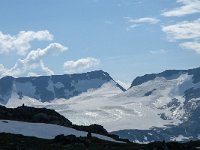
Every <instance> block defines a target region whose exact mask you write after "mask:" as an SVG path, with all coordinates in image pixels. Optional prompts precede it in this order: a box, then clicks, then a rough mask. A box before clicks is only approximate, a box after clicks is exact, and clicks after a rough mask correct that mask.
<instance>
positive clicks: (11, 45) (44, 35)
mask: <svg viewBox="0 0 200 150" xmlns="http://www.w3.org/2000/svg"><path fill="white" fill-rule="evenodd" d="M34 40H38V41H43V40H44V41H51V40H53V35H52V34H50V33H49V31H47V30H42V31H37V32H34V31H21V32H19V33H18V34H17V35H13V36H12V35H10V34H4V33H2V32H0V53H1V54H9V53H10V52H11V51H16V52H17V54H19V55H25V54H26V53H27V52H28V50H29V49H30V48H31V44H30V43H31V42H32V41H34Z"/></svg>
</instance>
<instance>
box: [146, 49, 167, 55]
mask: <svg viewBox="0 0 200 150" xmlns="http://www.w3.org/2000/svg"><path fill="white" fill-rule="evenodd" d="M166 52H167V51H166V50H165V49H159V50H152V51H150V53H151V54H164V53H166Z"/></svg>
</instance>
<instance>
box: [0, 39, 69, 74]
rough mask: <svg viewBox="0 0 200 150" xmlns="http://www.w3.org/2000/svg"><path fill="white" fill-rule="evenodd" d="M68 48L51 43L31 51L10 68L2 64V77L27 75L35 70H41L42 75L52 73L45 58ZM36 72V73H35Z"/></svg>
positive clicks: (0, 72)
mask: <svg viewBox="0 0 200 150" xmlns="http://www.w3.org/2000/svg"><path fill="white" fill-rule="evenodd" d="M65 50H67V48H66V47H64V46H62V45H61V44H59V43H51V44H50V45H49V46H47V47H46V48H44V49H40V48H39V49H37V50H32V51H30V52H29V53H28V54H27V56H26V57H25V58H24V59H18V61H17V62H16V64H15V65H14V66H13V67H12V68H10V69H7V68H5V67H4V66H3V65H2V64H0V77H3V76H7V75H9V76H14V77H19V76H27V75H30V74H33V73H34V71H36V72H41V73H42V75H43V74H44V75H52V74H54V72H53V71H52V70H50V69H49V68H48V67H47V66H45V65H44V62H43V60H42V59H43V58H44V57H45V56H47V55H48V54H52V53H53V52H56V53H59V52H64V51H65ZM34 74H35V73H34Z"/></svg>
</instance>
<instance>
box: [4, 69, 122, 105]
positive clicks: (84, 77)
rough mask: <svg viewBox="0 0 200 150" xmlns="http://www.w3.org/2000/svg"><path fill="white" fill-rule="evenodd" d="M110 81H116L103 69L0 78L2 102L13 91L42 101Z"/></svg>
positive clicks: (83, 90)
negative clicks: (66, 73)
mask: <svg viewBox="0 0 200 150" xmlns="http://www.w3.org/2000/svg"><path fill="white" fill-rule="evenodd" d="M109 81H113V82H115V81H114V80H113V79H112V78H111V77H110V75H109V74H108V73H106V72H104V71H101V70H100V71H92V72H88V73H82V74H71V75H53V76H39V77H21V78H13V77H4V78H2V79H0V103H2V104H6V103H7V102H8V100H9V98H10V97H11V94H12V92H13V91H14V92H16V93H17V94H18V98H19V99H22V98H23V97H24V96H28V97H31V98H35V99H38V100H40V101H42V102H46V101H48V102H49V101H51V100H54V99H57V98H65V99H69V98H70V97H73V96H77V95H79V94H81V93H83V92H86V91H87V90H88V89H97V88H100V87H101V86H102V85H103V84H104V83H107V82H109ZM115 83H116V82H115ZM116 86H117V87H118V88H120V89H121V90H123V91H125V90H124V88H122V87H121V86H120V85H119V84H117V83H116Z"/></svg>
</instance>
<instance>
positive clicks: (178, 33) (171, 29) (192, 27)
mask: <svg viewBox="0 0 200 150" xmlns="http://www.w3.org/2000/svg"><path fill="white" fill-rule="evenodd" d="M162 31H163V32H165V33H166V34H167V35H168V38H169V40H171V41H173V40H181V39H196V38H200V19H197V20H194V21H184V22H179V23H177V24H174V25H168V26H163V27H162Z"/></svg>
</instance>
